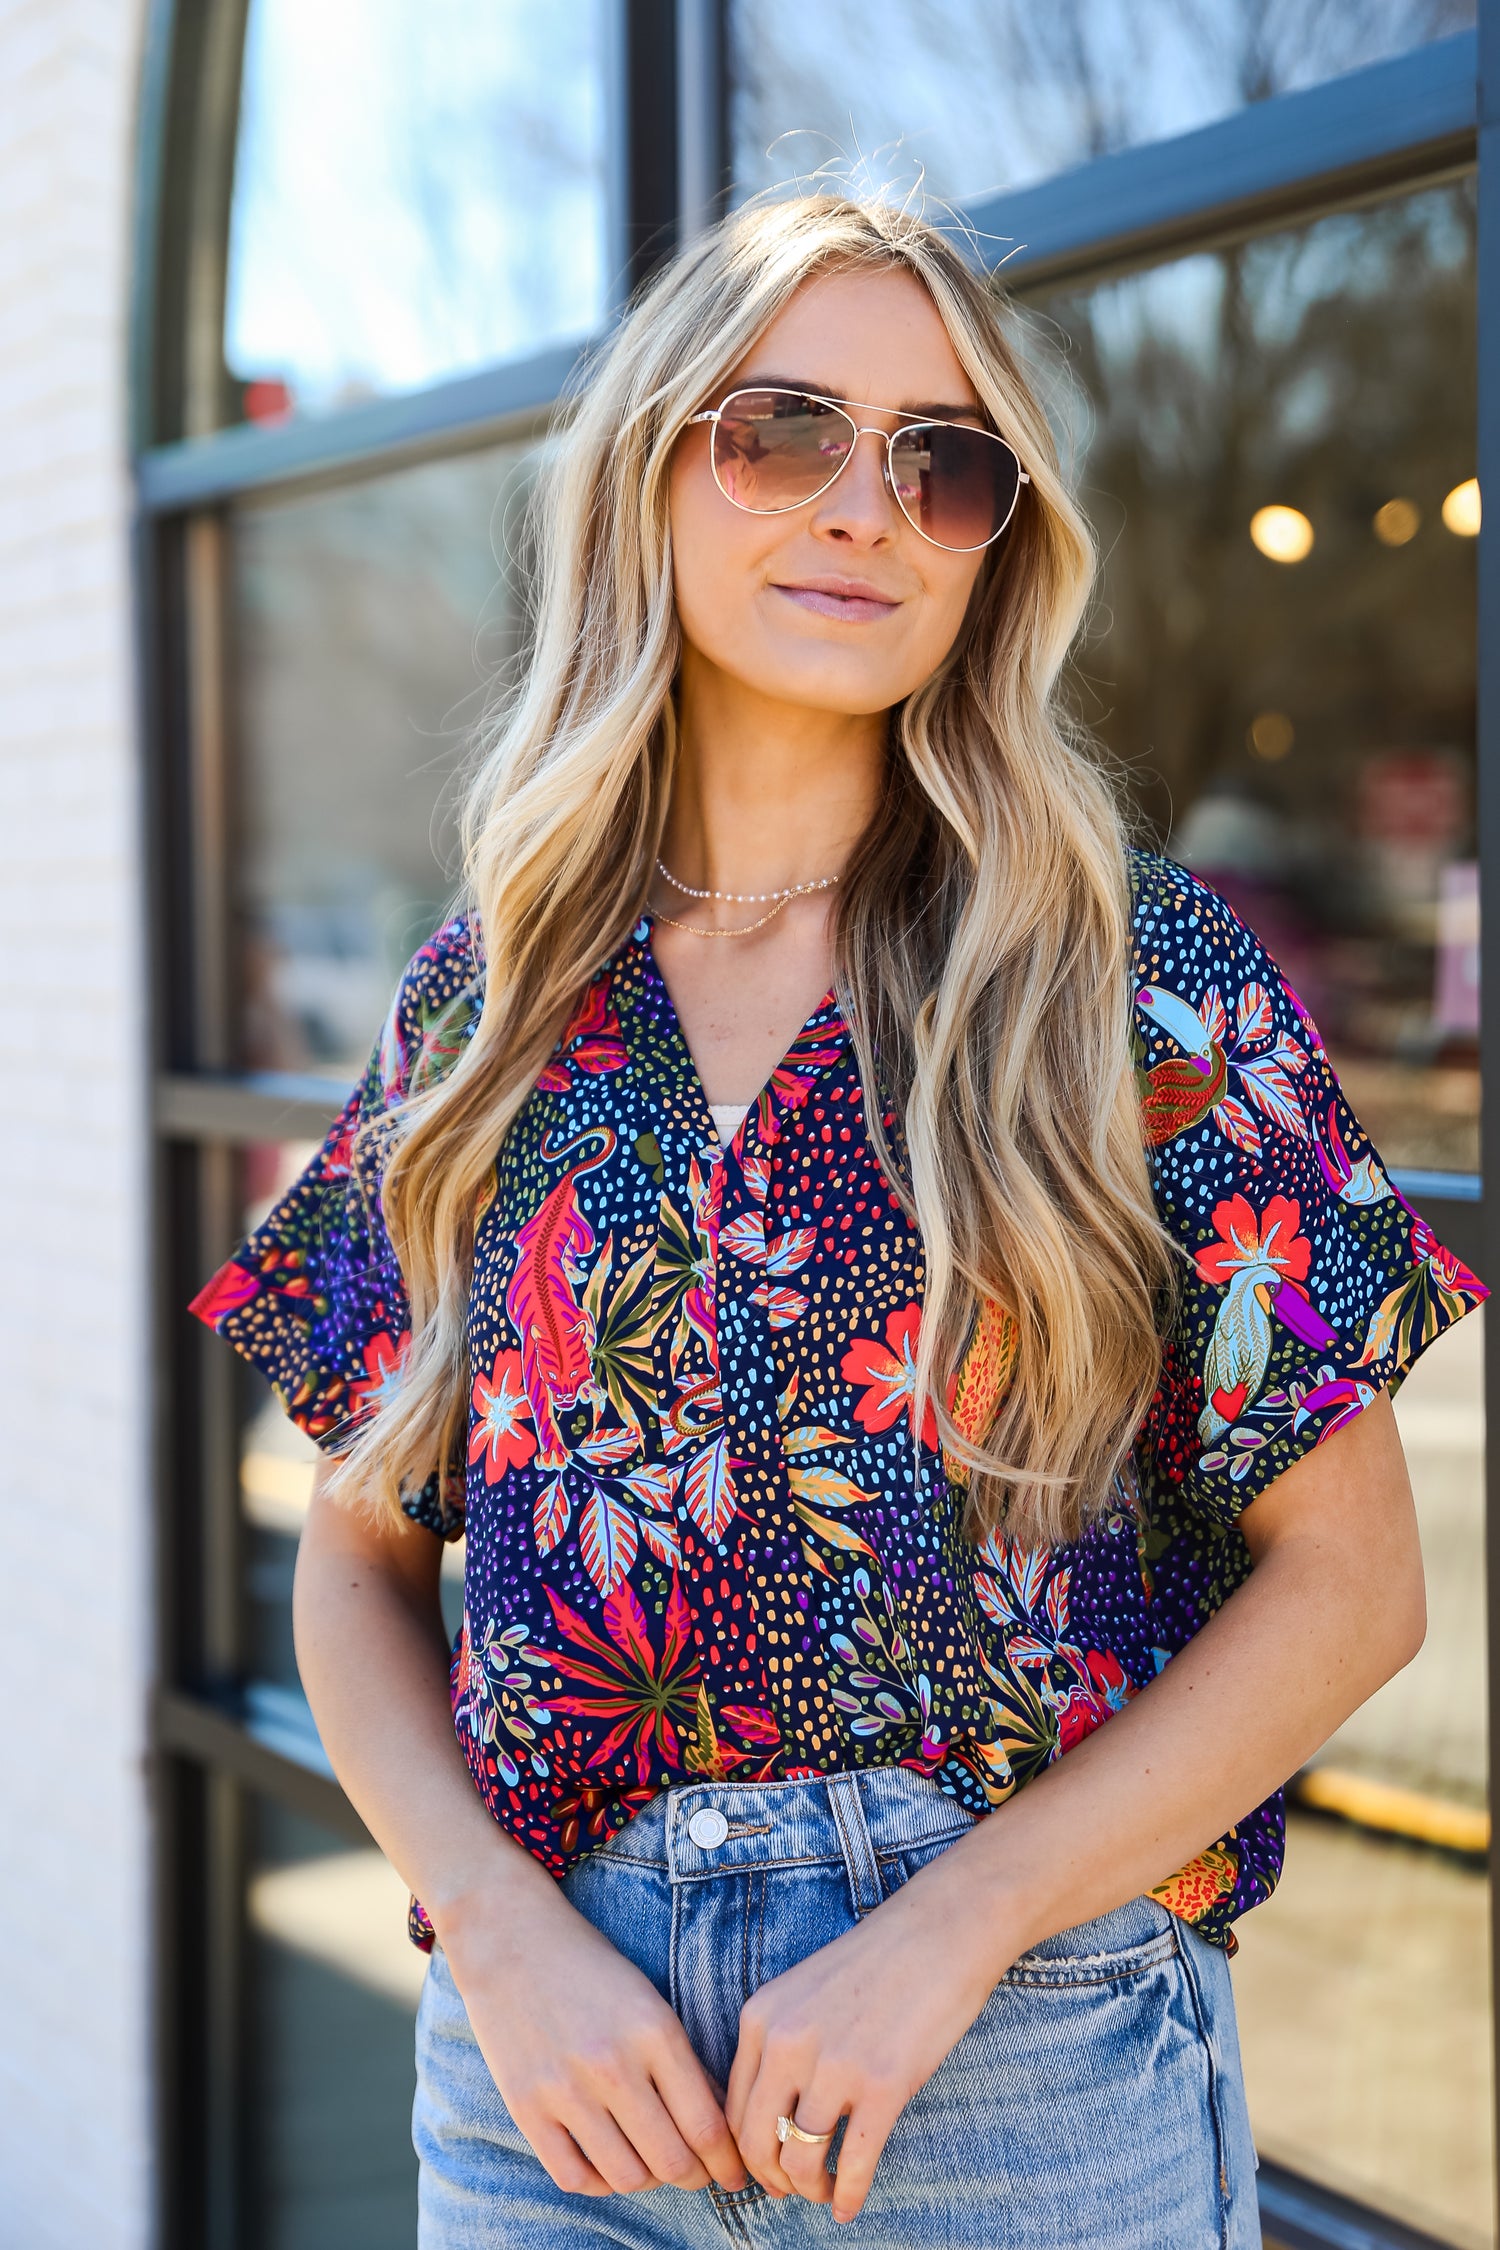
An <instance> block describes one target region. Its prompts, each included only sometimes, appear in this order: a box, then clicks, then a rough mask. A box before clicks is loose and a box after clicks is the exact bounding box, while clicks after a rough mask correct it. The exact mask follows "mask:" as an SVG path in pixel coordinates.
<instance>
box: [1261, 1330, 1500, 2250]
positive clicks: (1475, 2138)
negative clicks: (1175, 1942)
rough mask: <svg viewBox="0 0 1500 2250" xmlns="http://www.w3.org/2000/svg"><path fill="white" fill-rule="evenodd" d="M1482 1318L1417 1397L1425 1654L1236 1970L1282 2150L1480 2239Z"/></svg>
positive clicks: (1300, 1827) (1375, 1712) (1369, 1726)
mask: <svg viewBox="0 0 1500 2250" xmlns="http://www.w3.org/2000/svg"><path fill="white" fill-rule="evenodd" d="M1482 1322H1483V1316H1482V1315H1481V1314H1476V1315H1475V1316H1474V1317H1473V1318H1472V1319H1470V1320H1466V1321H1463V1322H1462V1323H1461V1324H1460V1325H1459V1327H1457V1328H1456V1329H1454V1330H1453V1331H1452V1332H1451V1334H1449V1335H1448V1336H1445V1337H1443V1338H1442V1339H1441V1340H1440V1341H1439V1342H1438V1343H1437V1344H1435V1345H1434V1346H1433V1348H1432V1350H1431V1351H1430V1352H1429V1353H1428V1354H1427V1356H1426V1357H1425V1358H1424V1359H1423V1360H1421V1361H1420V1362H1419V1364H1418V1365H1417V1367H1416V1368H1415V1370H1414V1371H1413V1373H1412V1375H1411V1376H1410V1378H1409V1379H1408V1381H1407V1382H1406V1384H1405V1385H1404V1387H1403V1389H1402V1391H1401V1393H1400V1396H1399V1397H1398V1398H1397V1401H1396V1418H1397V1420H1398V1422H1399V1423H1400V1425H1401V1436H1402V1440H1403V1443H1404V1444H1405V1447H1406V1454H1407V1459H1408V1461H1409V1462H1410V1464H1411V1472H1412V1486H1413V1489H1414V1491H1415V1493H1416V1497H1417V1510H1418V1515H1419V1518H1420V1522H1421V1530H1422V1551H1423V1557H1424V1560H1425V1563H1426V1568H1427V1607H1428V1630H1427V1643H1426V1646H1425V1647H1424V1649H1423V1650H1422V1653H1421V1655H1420V1656H1419V1657H1418V1658H1417V1661H1416V1662H1415V1664H1413V1665H1411V1666H1409V1667H1408V1669H1407V1670H1406V1671H1404V1672H1401V1673H1398V1674H1397V1676H1396V1678H1395V1679H1394V1680H1392V1681H1391V1682H1390V1683H1389V1684H1388V1685H1387V1686H1386V1687H1384V1688H1382V1689H1381V1690H1380V1692H1379V1694H1378V1695H1376V1696H1374V1697H1373V1698H1372V1699H1371V1701H1370V1702H1369V1703H1367V1704H1366V1705H1365V1707H1364V1709H1363V1710H1362V1711H1359V1712H1356V1714H1355V1716H1354V1717H1353V1718H1352V1719H1351V1720H1350V1721H1349V1723H1348V1725H1347V1726H1345V1727H1344V1728H1342V1729H1341V1731H1340V1732H1339V1733H1338V1734H1337V1735H1336V1736H1335V1737H1334V1739H1333V1741H1332V1742H1330V1743H1329V1744H1328V1746H1327V1748H1326V1749H1325V1750H1323V1751H1322V1752H1321V1753H1320V1754H1319V1756H1318V1758H1317V1759H1316V1761H1315V1762H1314V1766H1313V1768H1312V1771H1311V1773H1310V1775H1308V1776H1307V1777H1306V1778H1305V1780H1304V1783H1303V1789H1304V1792H1305V1796H1306V1798H1307V1799H1308V1800H1310V1801H1311V1802H1312V1804H1314V1805H1315V1806H1317V1807H1318V1808H1320V1812H1318V1813H1314V1812H1303V1813H1294V1814H1293V1816H1292V1819H1291V1822H1290V1824H1289V1834H1288V1838H1287V1864H1286V1873H1285V1875H1284V1877H1283V1879H1282V1884H1281V1888H1280V1889H1279V1890H1278V1891H1277V1893H1276V1894H1275V1896H1274V1897H1273V1898H1272V1899H1271V1900H1270V1902H1269V1903H1268V1904H1267V1905H1265V1906H1263V1907H1258V1908H1257V1909H1256V1911H1255V1912H1254V1913H1253V1914H1250V1915H1247V1916H1246V1918H1245V1920H1244V1921H1243V1922H1242V1923H1241V1924H1240V1934H1241V1945H1240V1953H1239V1957H1238V1959H1237V1960H1236V1962H1235V1966H1234V1977H1235V1993H1236V1999H1237V2001H1238V2005H1239V2014H1240V2037H1241V2041H1242V2044H1243V2048H1244V2056H1245V2071H1246V2079H1247V2084H1248V2087H1249V2093H1250V2107H1251V2115H1252V2119H1253V2122H1254V2125H1255V2133H1256V2140H1257V2143H1258V2145H1259V2147H1260V2149H1261V2151H1262V2153H1263V2154H1264V2155H1266V2156H1268V2157H1271V2158H1274V2159H1275V2160H1276V2161H1277V2162H1279V2163H1282V2164H1285V2165H1288V2166H1290V2167H1291V2168H1292V2169H1293V2170H1295V2171H1298V2172H1302V2173H1306V2174H1309V2175H1310V2176H1311V2177H1313V2178H1314V2179H1319V2180H1322V2181H1324V2182H1325V2183H1326V2184H1327V2185H1329V2186H1331V2187H1336V2188H1340V2189H1343V2190H1344V2191H1346V2192H1347V2193H1350V2194H1352V2195H1355V2196H1357V2197H1358V2198H1360V2199H1361V2200H1362V2201H1365V2202H1369V2203H1374V2204H1376V2205H1378V2206H1379V2207H1380V2208H1382V2209H1384V2210H1387V2211H1390V2212H1393V2213H1394V2214H1395V2215H1396V2216H1397V2217H1399V2218H1402V2219H1405V2220H1406V2221H1407V2222H1408V2223H1409V2224H1410V2225H1412V2226H1415V2227H1418V2228H1421V2229H1423V2230H1425V2232H1426V2233H1434V2234H1436V2235H1437V2236H1438V2237H1439V2238H1440V2239H1441V2240H1442V2241H1444V2242H1454V2243H1458V2244H1461V2245H1463V2246H1464V2250H1489V2246H1490V2245H1492V2244H1493V2242H1494V2239H1495V2237H1494V2231H1493V2225H1494V2222H1493V2218H1492V2193H1493V2190H1492V2162H1493V2157H1492V2136H1493V2118H1494V2092H1493V2085H1494V2080H1493V2065H1492V2059H1491V2038H1490V2005H1489V1916H1490V1905H1489V1883H1488V1881H1487V1880H1486V1876H1485V1871H1484V1853H1485V1850H1486V1848H1487V1845H1488V1838H1489V1819H1488V1816H1487V1813H1486V1810H1485V1773H1486V1764H1485V1760H1486V1742H1485V1633H1484V1409H1483V1403H1482V1402H1483V1381H1482V1378H1483V1344H1484V1338H1483V1325H1482ZM1330 1815H1342V1816H1343V1817H1342V1818H1338V1817H1329V1816H1330Z"/></svg>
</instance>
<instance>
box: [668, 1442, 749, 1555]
mask: <svg viewBox="0 0 1500 2250" xmlns="http://www.w3.org/2000/svg"><path fill="white" fill-rule="evenodd" d="M682 1498H683V1504H684V1506H685V1507H686V1509H687V1512H688V1514H689V1515H690V1516H691V1517H692V1519H693V1521H694V1523H695V1524H696V1525H697V1526H698V1529H699V1530H700V1531H701V1532H702V1534H703V1536H704V1538H705V1539H711V1540H713V1541H715V1542H716V1543H717V1541H719V1540H721V1539H722V1538H723V1536H724V1534H725V1532H726V1531H727V1530H728V1529H729V1526H730V1524H731V1523H732V1522H733V1520H734V1517H735V1515H736V1513H737V1512H738V1511H737V1504H736V1501H735V1497H734V1469H733V1465H732V1464H731V1462H730V1459H729V1445H728V1440H727V1439H726V1438H723V1437H720V1438H717V1439H716V1440H715V1441H714V1443H713V1444H712V1445H711V1446H709V1448H708V1450H707V1451H706V1452H704V1453H700V1454H699V1455H698V1456H697V1458H696V1459H695V1460H692V1461H689V1463H688V1464H687V1467H686V1468H685V1469H684V1470H683V1472H682Z"/></svg>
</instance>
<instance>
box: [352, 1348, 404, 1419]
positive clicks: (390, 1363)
mask: <svg viewBox="0 0 1500 2250" xmlns="http://www.w3.org/2000/svg"><path fill="white" fill-rule="evenodd" d="M410 1349H411V1337H410V1336H409V1335H403V1336H392V1335H389V1334H388V1333H387V1332H386V1331H385V1330H383V1329H382V1331H381V1333H380V1334H379V1335H378V1336H372V1337H371V1338H370V1341H369V1342H368V1343H367V1344H366V1346H365V1354H364V1356H365V1379H364V1381H363V1382H362V1383H356V1384H355V1385H354V1387H353V1391H352V1393H351V1399H352V1404H353V1409H354V1412H355V1413H356V1414H374V1413H376V1412H377V1411H378V1409H379V1408H380V1407H381V1406H383V1405H384V1403H385V1401H386V1400H387V1399H388V1398H390V1397H391V1396H392V1395H393V1393H394V1392H395V1391H396V1390H397V1389H398V1388H399V1387H400V1383H401V1374H402V1370H403V1368H404V1367H405V1365H406V1355H407V1352H408V1351H409V1350H410Z"/></svg>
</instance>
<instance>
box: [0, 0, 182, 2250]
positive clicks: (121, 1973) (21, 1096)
mask: <svg viewBox="0 0 1500 2250" xmlns="http://www.w3.org/2000/svg"><path fill="white" fill-rule="evenodd" d="M141 12H142V11H141V7H140V0H0V991H3V1009H4V1041H3V1054H4V1071H5V1086H4V1094H3V1097H0V1432H3V1442H0V2246H3V2250H84V2246H85V2245H86V2246H87V2250H117V2246H118V2250H136V2246H142V2250H144V2245H146V2244H147V2242H148V2241H149V2239H150V2232H151V2202H152V2191H151V2175H150V2131H149V2126H150V2120H149V2085H150V2074H149V2018H148V1989H149V1963H148V1829H147V1809H146V1798H145V1779H144V1768H143V1752H144V1744H145V1709H146V1690H147V1667H148V1660H149V1611H148V1570H149V1559H150V1552H149V1539H148V1522H149V1517H148V1505H147V1489H146V1477H145V1460H146V1413H147V1398H148V1383H147V1376H148V1370H147V1366H146V1363H145V1356H144V1343H143V1339H144V1336H145V1332H146V1321H145V1306H146V1286H145V1237H144V1229H143V1212H144V1196H143V1187H144V1180H145V1137H144V1130H143V1127H144V1119H145V1114H146V1101H145V1082H144V1074H143V1037H142V1021H141V1013H142V992H143V978H142V945H141V903H140V896H139V892H140V882H139V873H140V870H139V864H138V862H139V854H138V849H137V823H138V780H137V757H136V745H135V741H134V733H133V712H132V695H133V687H132V678H131V646H130V631H131V626H130V587H129V577H128V566H127V553H126V497H127V489H126V473H125V460H124V371H125V350H124V346H125V306H126V297H127V287H128V278H129V277H128V257H129V241H128V229H129V215H130V196H131V169H132V134H133V129H134V106H135V96H136V71H137V50H138V43H139V33H140V22H139V18H140V15H141Z"/></svg>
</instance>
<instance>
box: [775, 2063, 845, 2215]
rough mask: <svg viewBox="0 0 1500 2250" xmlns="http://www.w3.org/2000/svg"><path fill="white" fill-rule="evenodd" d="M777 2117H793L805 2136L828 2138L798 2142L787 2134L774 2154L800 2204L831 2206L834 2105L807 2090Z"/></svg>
mask: <svg viewBox="0 0 1500 2250" xmlns="http://www.w3.org/2000/svg"><path fill="white" fill-rule="evenodd" d="M777 2114H778V2115H779V2116H783V2117H791V2118H795V2120H796V2122H797V2123H798V2124H799V2125H800V2126H801V2127H802V2130H803V2131H804V2132H805V2133H826V2134H827V2135H828V2138H827V2140H820V2141H816V2142H810V2141H799V2140H798V2139H796V2137H795V2136H794V2135H791V2134H789V2135H788V2136H787V2139H786V2140H785V2141H784V2142H781V2143H779V2144H778V2149H777V2154H778V2156H779V2158H780V2161H781V2169H782V2171H783V2173H784V2174H785V2176H786V2177H787V2179H789V2180H790V2181H791V2183H792V2186H793V2187H794V2188H795V2189H796V2191H797V2193H798V2194H799V2195H800V2196H801V2197H802V2199H803V2201H804V2202H806V2203H831V2202H832V2201H833V2174H832V2173H831V2172H830V2171H829V2169H828V2152H829V2150H830V2149H831V2148H832V2146H833V2136H834V2133H835V2131H836V2130H837V2127H838V2121H839V2114H840V2113H839V2108H838V2104H837V2103H836V2102H832V2101H829V2100H826V2099H823V2100H820V2099H819V2096H818V2093H817V2091H816V2089H815V2088H810V2089H809V2091H808V2092H807V2093H805V2094H798V2095H796V2096H795V2097H793V2098H791V2100H790V2106H789V2107H787V2108H785V2109H783V2110H780V2111H778V2113H777ZM773 2130H774V2120H773Z"/></svg>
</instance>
